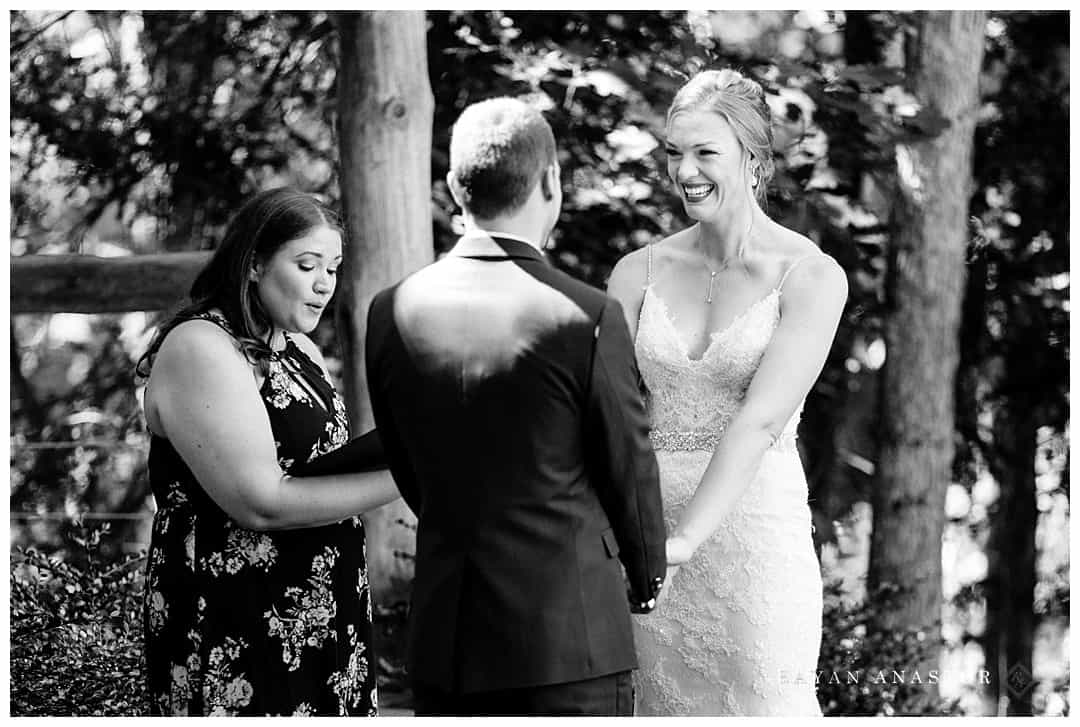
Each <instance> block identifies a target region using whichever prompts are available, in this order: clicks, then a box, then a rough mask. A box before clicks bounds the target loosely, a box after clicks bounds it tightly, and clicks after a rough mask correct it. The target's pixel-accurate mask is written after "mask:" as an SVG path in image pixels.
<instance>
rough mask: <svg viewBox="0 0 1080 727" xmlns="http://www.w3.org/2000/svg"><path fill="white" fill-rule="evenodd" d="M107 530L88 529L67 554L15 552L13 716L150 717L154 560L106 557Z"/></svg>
mask: <svg viewBox="0 0 1080 727" xmlns="http://www.w3.org/2000/svg"><path fill="white" fill-rule="evenodd" d="M107 531H108V527H107V526H103V527H99V528H97V529H93V530H89V529H86V528H80V530H79V531H77V532H76V534H75V535H74V536H73V537H72V538H71V540H72V547H71V548H69V549H68V550H67V551H58V552H56V553H52V554H46V553H43V552H41V551H39V550H37V549H35V548H26V549H23V548H17V549H15V551H14V552H13V553H12V555H11V572H10V582H11V660H10V678H11V682H10V684H11V705H10V711H11V714H12V716H103V715H109V716H135V715H145V714H147V713H148V711H149V700H148V698H147V694H146V682H145V676H144V668H143V647H142V622H141V607H142V580H143V565H144V563H145V560H146V558H145V555H141V554H140V555H130V554H129V555H124V556H121V557H120V558H117V559H112V560H109V561H106V560H105V559H103V558H102V557H101V550H100V547H99V546H100V544H101V538H102V535H103V534H105V533H107Z"/></svg>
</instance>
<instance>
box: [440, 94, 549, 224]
mask: <svg viewBox="0 0 1080 727" xmlns="http://www.w3.org/2000/svg"><path fill="white" fill-rule="evenodd" d="M555 163H556V156H555V135H554V134H553V133H552V131H551V126H550V125H548V122H547V121H546V120H545V119H544V117H543V115H542V114H541V113H540V112H539V111H537V110H536V109H535V108H533V107H532V106H529V105H528V104H527V103H525V102H524V101H520V100H518V99H513V98H509V97H505V96H503V97H499V98H492V99H488V100H486V101H480V102H479V103H475V104H473V105H471V106H468V107H467V108H466V109H465V110H464V111H463V112H462V113H461V116H459V117H458V120H457V121H456V122H455V123H454V128H453V130H452V132H451V136H450V174H451V175H452V182H451V184H453V186H454V193H455V194H456V195H457V198H458V201H459V202H460V203H461V205H462V206H463V207H464V208H465V209H466V211H468V212H469V213H470V214H472V215H473V216H475V217H477V218H479V219H482V220H490V219H493V218H495V217H498V216H500V215H503V214H506V213H509V212H513V211H514V210H516V209H518V208H519V207H521V206H522V205H523V204H525V201H526V200H527V199H528V198H529V194H531V193H532V191H533V189H535V187H536V185H537V184H538V183H539V182H540V180H541V178H542V177H543V176H544V173H545V172H546V170H547V169H548V167H550V166H551V165H552V164H555Z"/></svg>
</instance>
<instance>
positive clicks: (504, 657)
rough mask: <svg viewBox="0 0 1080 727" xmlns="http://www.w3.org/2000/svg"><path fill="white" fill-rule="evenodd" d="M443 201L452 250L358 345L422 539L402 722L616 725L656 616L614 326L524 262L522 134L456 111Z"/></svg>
mask: <svg viewBox="0 0 1080 727" xmlns="http://www.w3.org/2000/svg"><path fill="white" fill-rule="evenodd" d="M447 181H448V182H449V185H450V190H451V192H452V194H453V196H454V199H455V201H457V202H458V204H459V205H461V208H462V211H463V213H464V217H465V224H466V229H465V235H464V236H463V237H462V238H461V239H460V240H459V241H458V243H457V245H456V246H455V247H454V248H453V249H452V250H451V251H450V252H449V253H448V254H447V255H446V256H445V257H444V258H443V259H441V260H440V261H439V262H436V263H434V264H433V265H430V266H428V267H426V268H424V269H423V270H420V271H419V272H417V273H415V274H414V275H412V276H410V277H408V278H406V279H405V280H404V281H402V282H400V283H398V284H397V285H395V286H393V287H392V288H389V289H387V290H384V291H382V292H381V293H379V294H378V295H377V296H376V297H375V299H374V301H373V302H372V304H371V310H370V313H369V317H368V333H367V372H368V383H369V387H370V397H371V404H372V409H373V410H374V414H375V423H376V425H377V427H378V430H379V432H380V435H381V437H382V440H383V443H384V446H385V448H386V453H387V457H388V459H389V462H390V470H391V472H392V473H393V476H394V480H395V481H396V482H397V485H398V488H399V489H400V490H401V494H402V495H403V496H404V498H405V501H406V503H408V505H409V507H410V508H412V510H413V512H415V513H416V515H417V517H418V519H419V522H418V531H417V536H416V576H415V580H414V581H413V592H412V606H411V610H410V617H409V647H408V665H409V672H410V674H411V675H412V679H413V693H414V697H415V709H416V714H417V715H500V714H501V715H507V714H518V715H529V714H535V715H554V714H592V715H628V714H632V712H633V690H632V687H631V682H630V670H632V669H634V668H636V666H637V661H636V658H635V656H634V643H633V637H632V635H631V625H630V612H631V609H633V610H635V611H637V612H646V611H648V610H650V609H651V608H652V607H653V604H654V603H655V598H656V596H657V593H658V592H659V589H660V585H661V583H662V576H663V574H664V571H665V559H664V535H665V533H664V523H663V520H662V517H661V509H660V507H661V505H660V490H659V484H658V476H657V466H656V459H655V457H654V456H653V452H652V448H651V445H650V444H649V438H648V425H647V421H646V415H645V409H644V405H643V403H642V400H641V397H640V394H639V391H638V374H637V368H636V364H635V361H634V354H633V346H632V343H631V340H630V334H629V332H628V330H627V326H626V322H625V320H624V319H623V314H622V311H621V309H620V307H619V305H618V303H616V302H615V301H614V300H613V299H611V298H608V297H607V296H606V295H604V294H603V293H601V292H599V291H598V290H595V289H594V288H591V287H589V286H587V285H585V284H583V283H580V282H578V281H576V280H574V279H573V278H570V277H569V276H567V275H565V274H563V273H561V272H559V271H557V270H555V269H554V268H553V267H551V266H550V265H549V264H548V262H547V261H546V259H545V258H544V255H543V254H542V253H541V248H542V247H543V245H544V243H545V241H546V240H547V238H548V235H549V234H550V233H551V230H552V228H553V227H554V226H555V223H556V221H557V220H558V217H559V208H560V206H561V204H562V192H561V188H560V185H559V165H558V162H557V160H556V155H555V138H554V136H553V135H552V132H551V128H550V127H549V126H548V124H547V122H546V121H545V120H544V118H543V117H542V116H541V115H540V113H539V112H537V111H535V110H534V109H532V108H530V107H529V106H527V105H526V104H524V103H522V102H520V101H517V100H513V99H509V98H499V99H492V100H489V101H484V102H481V103H478V104H475V105H473V106H470V107H468V108H467V109H465V111H464V113H462V114H461V117H460V118H459V119H458V121H457V123H456V124H455V125H454V129H453V132H452V139H451V142H450V173H449V175H448V177H447ZM620 561H621V562H622V566H623V567H625V570H626V574H625V579H624V575H623V568H622V567H620V565H619V563H620ZM627 581H628V582H629V587H627ZM628 597H629V600H630V604H628V602H627V600H628Z"/></svg>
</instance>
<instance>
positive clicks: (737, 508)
mask: <svg viewBox="0 0 1080 727" xmlns="http://www.w3.org/2000/svg"><path fill="white" fill-rule="evenodd" d="M666 146H667V158H668V163H667V170H668V175H669V176H670V177H671V180H672V182H673V183H674V184H675V187H676V189H677V190H678V193H679V196H680V197H681V198H682V202H683V206H684V207H685V209H686V213H687V214H688V215H689V216H690V217H691V218H692V219H694V220H696V224H694V225H693V226H691V227H689V228H688V229H685V230H683V231H681V232H678V233H676V234H674V235H672V236H670V237H668V238H666V239H664V240H661V241H660V242H659V243H656V244H652V245H647V246H646V247H645V248H643V249H641V250H637V251H635V252H633V253H631V254H629V255H627V256H626V257H624V258H623V259H622V260H620V261H619V263H618V264H617V265H616V266H615V269H614V270H613V271H612V274H611V280H610V281H609V284H608V292H609V293H610V294H611V295H613V296H614V297H615V298H617V299H618V300H619V302H620V303H621V304H622V306H623V308H624V309H625V312H626V316H627V319H628V322H629V324H630V331H631V333H632V334H633V335H634V338H635V352H636V354H637V357H638V365H639V368H640V370H641V375H642V378H643V379H644V381H645V385H646V387H647V389H648V403H649V413H650V416H651V422H652V431H651V433H650V436H651V438H652V441H653V445H654V447H655V449H656V454H657V460H658V461H659V465H660V475H661V487H662V492H663V496H664V514H665V519H666V521H667V527H668V532H669V533H670V537H669V539H668V542H667V553H668V566H669V570H668V578H667V585H666V586H665V588H664V592H663V593H662V595H661V596H660V598H659V602H658V605H657V608H656V610H655V611H653V612H652V613H651V614H648V615H645V616H639V617H636V618H635V634H634V635H635V643H636V646H637V651H638V660H639V671H638V672H637V675H636V677H635V678H636V680H637V684H636V686H637V690H636V691H637V713H638V714H645V715H671V714H680V715H681V714H697V715H703V714H704V715H736V714H737V715H762V714H765V715H820V714H821V710H820V708H819V706H818V703H817V699H816V696H815V685H814V672H815V670H816V666H817V659H818V649H819V647H820V643H821V609H822V589H821V576H820V571H819V567H818V562H817V558H816V557H815V554H814V549H813V543H812V540H811V525H810V522H811V521H810V510H809V507H808V505H807V485H806V476H805V474H804V472H803V469H802V463H801V462H800V460H799V454H798V450H797V449H796V446H795V430H796V426H797V425H798V422H799V416H800V414H801V411H802V406H803V400H804V399H805V397H806V394H807V392H809V391H810V387H811V386H812V385H813V383H814V381H815V380H816V379H817V377H818V375H819V374H820V372H821V368H822V366H823V365H824V363H825V358H826V356H827V355H828V353H829V348H830V346H831V344H832V341H833V337H834V336H835V334H836V327H837V324H838V322H839V319H840V314H841V311H842V309H843V307H844V303H845V301H846V299H847V278H846V275H845V274H844V271H843V270H842V269H841V268H840V266H839V265H838V264H837V263H836V261H834V260H833V259H832V258H831V257H829V256H827V255H825V254H824V253H822V252H821V251H820V250H819V249H818V248H817V246H816V245H814V243H812V242H811V241H810V240H808V239H807V238H806V237H803V236H802V235H799V234H797V233H795V232H793V231H791V230H788V229H786V228H784V227H782V226H781V225H779V224H777V223H776V222H773V221H772V220H771V219H770V218H769V217H768V216H767V215H766V214H765V212H764V211H763V210H762V209H761V206H760V202H761V201H763V200H764V197H765V185H766V183H767V182H768V180H769V178H770V176H771V174H772V131H771V129H770V114H769V108H768V106H767V105H766V102H765V98H764V92H763V91H762V89H761V86H759V85H758V84H757V83H756V82H754V81H752V80H750V79H748V78H745V77H744V76H742V75H741V74H739V73H738V72H736V71H733V70H728V69H726V70H722V71H704V72H702V73H700V74H698V75H697V76H695V77H694V78H693V79H691V80H690V81H689V82H688V83H687V84H686V85H685V86H684V87H683V88H682V89H681V90H680V91H679V93H678V94H677V95H676V97H675V100H674V102H673V104H672V106H671V109H670V110H669V111H668V116H667V145H666Z"/></svg>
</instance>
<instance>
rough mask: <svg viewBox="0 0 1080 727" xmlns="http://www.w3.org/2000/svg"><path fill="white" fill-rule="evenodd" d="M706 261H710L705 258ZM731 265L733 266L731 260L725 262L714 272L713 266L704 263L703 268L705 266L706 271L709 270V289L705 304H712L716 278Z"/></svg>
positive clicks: (706, 293)
mask: <svg viewBox="0 0 1080 727" xmlns="http://www.w3.org/2000/svg"><path fill="white" fill-rule="evenodd" d="M705 259H706V260H708V258H705ZM729 265H731V261H730V260H725V261H724V262H723V263H721V264H720V267H718V268H717V269H716V270H713V269H712V266H711V265H709V263H707V262H703V263H702V266H704V268H705V270H707V271H708V273H709V288H708V290H707V291H706V292H705V302H706V303H712V292H713V283H715V282H716V276H717V275H718V274H720V273H721V272H723V271H724V270H727V268H728V266H729Z"/></svg>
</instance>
